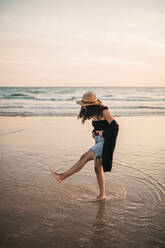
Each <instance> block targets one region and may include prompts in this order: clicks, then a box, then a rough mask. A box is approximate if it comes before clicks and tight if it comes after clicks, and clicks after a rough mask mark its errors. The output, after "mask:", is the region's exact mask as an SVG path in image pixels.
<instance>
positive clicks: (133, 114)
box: [0, 112, 165, 117]
mask: <svg viewBox="0 0 165 248" xmlns="http://www.w3.org/2000/svg"><path fill="white" fill-rule="evenodd" d="M113 115H114V116H115V117H118V116H165V112H156V113H155V112H149V113H148V112H141V113H128V112H124V113H122V112H120V113H114V114H113ZM0 116H61V117H62V116H77V113H73V112H71V113H70V112H68V113H63V112H62V113H59V112H56V113H53V112H45V113H36V112H35V113H34V112H6V113H5V112H0Z"/></svg>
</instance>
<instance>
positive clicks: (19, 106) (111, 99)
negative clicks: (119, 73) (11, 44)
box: [0, 87, 165, 116]
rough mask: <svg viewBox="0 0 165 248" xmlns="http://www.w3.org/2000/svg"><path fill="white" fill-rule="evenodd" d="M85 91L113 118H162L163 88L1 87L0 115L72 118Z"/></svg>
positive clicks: (164, 101)
mask: <svg viewBox="0 0 165 248" xmlns="http://www.w3.org/2000/svg"><path fill="white" fill-rule="evenodd" d="M87 91H92V92H94V93H95V94H96V95H97V97H98V98H99V99H100V100H101V101H102V102H103V104H104V105H106V106H108V107H109V109H110V111H111V112H112V114H114V115H115V116H130V115H131V116H132V115H145V116H146V115H165V87H156V88H152V87H0V115H1V116H2V115H7V116H9V115H14V116H17V115H19V116H75V115H77V114H78V112H79V109H80V106H79V105H78V104H76V102H75V101H76V100H80V99H81V98H82V95H83V94H84V93H85V92H87Z"/></svg>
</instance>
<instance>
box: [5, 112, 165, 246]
mask: <svg viewBox="0 0 165 248" xmlns="http://www.w3.org/2000/svg"><path fill="white" fill-rule="evenodd" d="M116 120H117V122H118V123H119V125H120V130H119V135H118V139H117V144H116V150H115V152H114V161H113V168H112V172H110V173H109V172H107V173H104V175H105V181H106V193H107V200H106V201H104V202H93V201H92V200H93V199H94V198H95V197H96V196H97V194H98V185H97V181H96V176H95V173H94V163H93V161H89V162H88V163H87V164H86V165H85V166H84V168H83V169H82V170H81V171H80V172H79V173H77V174H75V175H73V176H72V177H69V178H67V179H66V180H65V181H63V182H62V183H60V184H59V183H58V182H57V181H56V180H55V179H54V178H53V177H52V175H51V174H50V171H49V169H48V167H50V168H51V169H54V170H56V171H57V172H63V171H64V170H66V169H68V168H69V167H70V166H72V165H73V164H74V163H75V162H76V161H77V160H78V159H79V157H80V156H81V155H82V154H83V153H84V152H86V151H87V150H88V149H89V148H90V147H91V146H92V145H93V144H94V140H93V138H92V136H91V131H92V129H93V128H92V125H91V121H87V122H86V124H85V125H84V126H83V125H82V124H81V122H80V120H77V119H76V117H0V123H1V124H0V166H1V173H0V181H1V187H0V223H1V225H0V236H1V237H0V247H5V248H6V247H7V248H8V247H12V248H13V247H35V248H37V247H60V248H63V247H67V248H68V247H72V248H74V247H76V248H77V247H91V248H94V247H95V248H97V247H98V248H102V247H113V248H115V247H117V248H122V247H123V248H126V247H137V248H139V247H145V248H152V247H153V248H155V247H159V248H160V247H164V244H165V238H164V237H165V214H164V212H165V209H164V206H165V167H164V161H165V132H164V127H165V117H163V116H157V117H151V116H147V117H145V116H139V117H131V116H129V117H116Z"/></svg>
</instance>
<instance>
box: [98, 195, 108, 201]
mask: <svg viewBox="0 0 165 248" xmlns="http://www.w3.org/2000/svg"><path fill="white" fill-rule="evenodd" d="M105 199H106V196H105V195H98V196H97V197H96V200H97V201H102V200H105Z"/></svg>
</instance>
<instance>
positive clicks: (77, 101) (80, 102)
mask: <svg viewBox="0 0 165 248" xmlns="http://www.w3.org/2000/svg"><path fill="white" fill-rule="evenodd" d="M76 103H77V104H79V105H81V106H89V105H103V104H102V103H100V102H95V103H83V102H82V101H81V100H76Z"/></svg>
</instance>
